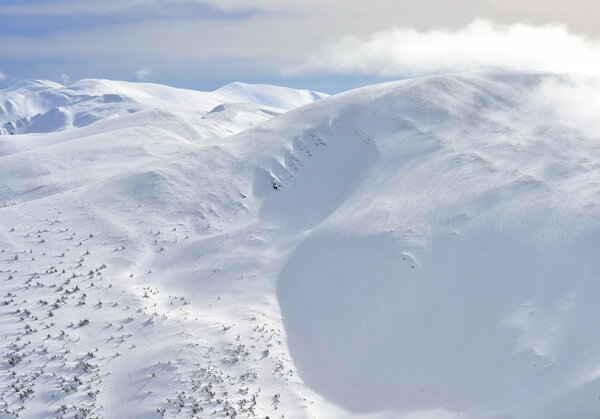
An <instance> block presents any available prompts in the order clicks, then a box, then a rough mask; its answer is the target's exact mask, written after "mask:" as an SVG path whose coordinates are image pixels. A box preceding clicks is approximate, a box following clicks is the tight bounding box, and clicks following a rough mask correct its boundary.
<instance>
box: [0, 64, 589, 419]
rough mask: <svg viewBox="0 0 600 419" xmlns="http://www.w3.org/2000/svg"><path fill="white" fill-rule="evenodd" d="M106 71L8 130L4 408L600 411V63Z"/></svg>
mask: <svg viewBox="0 0 600 419" xmlns="http://www.w3.org/2000/svg"><path fill="white" fill-rule="evenodd" d="M88 83H89V85H88ZM104 83H105V82H97V81H87V82H82V83H81V91H85V92H87V93H85V94H86V95H89V96H94V95H96V96H94V97H99V94H100V93H99V92H102V95H104V94H109V93H107V92H108V91H110V92H111V93H110V94H114V95H120V97H122V98H124V101H123V102H119V101H118V100H117V99H116V98H115V97H112V98H111V99H109V100H114V102H112V104H115V103H116V104H125V103H126V104H128V105H123V106H133V105H132V104H137V105H135V106H139V107H140V109H139V110H135V111H134V112H131V113H128V114H119V115H120V116H119V118H112V119H110V117H109V116H108V115H107V117H106V118H100V119H98V120H97V121H96V122H94V123H91V124H89V125H88V126H86V127H82V128H79V129H67V130H63V131H59V132H55V133H39V134H35V133H31V134H26V135H15V136H4V137H0V206H1V208H0V248H3V249H4V251H3V252H2V254H1V255H0V262H1V265H0V267H1V269H0V295H4V296H5V297H4V300H3V302H2V303H1V304H0V314H1V316H0V322H2V330H4V331H5V332H4V333H5V334H4V336H5V337H6V339H4V340H0V345H1V349H2V356H3V359H2V360H3V362H4V364H2V365H3V367H2V368H3V369H4V373H3V375H2V376H1V378H0V379H2V380H4V381H2V383H3V386H2V387H4V388H6V389H9V390H6V391H2V392H0V396H1V398H2V399H1V401H3V402H5V403H6V405H4V404H0V406H4V407H3V408H4V413H5V414H12V413H17V412H20V413H21V414H27V415H29V416H31V417H45V416H48V415H52V414H64V415H74V414H75V413H79V414H83V413H82V412H85V413H86V414H89V415H94V416H105V417H122V416H130V417H151V416H153V415H158V416H166V417H177V416H180V417H192V416H194V415H196V416H199V417H203V416H205V415H208V414H210V415H211V416H216V417H231V416H232V415H236V416H237V417H253V415H259V416H269V417H276V416H277V417H279V416H281V415H282V414H283V415H285V416H286V417H318V418H321V417H327V418H330V417H331V418H336V417H339V418H347V417H357V418H358V417H360V418H366V417H368V418H436V419H437V418H450V417H456V416H457V415H458V416H460V417H467V418H474V419H475V418H494V419H497V418H514V419H531V418H533V419H542V418H544V419H546V418H556V419H559V418H564V417H577V418H590V419H592V418H596V417H597V412H598V411H599V402H598V395H599V394H600V373H599V371H600V356H599V355H598V350H597V348H598V347H600V332H599V331H598V328H597V327H595V324H597V323H598V321H600V308H599V306H598V304H597V301H599V297H600V295H599V294H600V284H599V283H598V274H599V273H600V257H598V256H599V255H598V243H599V240H600V217H599V216H600V210H599V208H598V204H599V202H600V141H598V140H599V138H600V136H599V135H598V134H597V130H596V129H595V127H596V126H597V121H596V118H595V115H596V113H595V111H597V110H599V109H598V108H600V106H598V107H596V105H595V104H597V103H600V99H598V98H600V87H599V86H600V84H599V82H598V80H596V79H589V78H583V77H576V76H559V75H552V74H532V73H470V74H457V75H445V76H438V77H429V78H423V79H414V80H406V81H402V82H395V83H387V84H381V85H375V86H370V87H366V88H363V89H358V90H355V91H351V92H347V93H344V94H340V95H336V96H333V97H329V98H325V99H324V100H320V101H318V102H316V103H312V104H309V105H308V106H303V107H301V108H298V109H294V110H291V111H289V112H286V113H284V114H282V115H277V116H275V117H273V116H274V115H275V114H277V113H278V112H279V111H278V109H280V107H281V106H282V105H283V104H285V103H281V102H278V100H281V101H284V102H286V101H287V103H288V104H290V103H297V102H294V101H296V100H297V99H298V98H304V99H302V101H304V100H310V98H307V96H306V94H305V93H302V92H301V93H292V94H291V95H290V96H286V95H287V94H288V93H289V92H287V91H283V90H282V91H281V94H278V93H277V92H274V91H273V90H272V89H271V88H265V87H254V88H250V87H248V86H245V85H239V84H234V85H230V86H227V87H225V88H223V89H219V90H217V91H216V92H212V93H210V95H212V94H216V95H217V96H219V97H220V98H221V99H220V101H219V100H217V101H215V102H210V104H209V103H206V105H205V107H201V106H198V110H197V113H194V112H196V111H195V110H194V109H192V108H190V106H191V104H192V103H193V101H194V100H195V99H193V98H194V97H195V96H194V95H195V94H196V93H194V92H191V93H189V95H190V96H186V97H187V99H186V97H183V96H179V94H178V93H177V92H178V91H177V90H176V89H173V90H170V89H169V88H166V87H161V86H155V85H153V86H151V87H148V86H145V85H137V84H127V83H124V84H122V85H121V86H120V87H119V89H116V88H115V89H113V88H111V89H107V88H106V86H104ZM106 83H111V85H112V83H115V82H106ZM94 86H95V87H94ZM98 86H100V87H98ZM30 88H31V87H30ZM35 89H41V90H42V91H44V89H60V87H57V86H46V85H44V84H43V83H42V85H41V86H37V87H35ZM69 89H71V90H72V91H76V90H77V89H76V88H69ZM94 89H97V90H98V93H94ZM136 89H141V90H143V92H140V91H137V90H136ZM163 89H164V90H163ZM248 89H255V90H254V91H253V92H251V93H249V92H248ZM17 90H18V89H17ZM36 91H37V90H36ZM32 92H33V90H32ZM240 92H244V94H247V95H248V96H247V97H252V98H253V99H252V100H255V101H257V100H263V101H264V102H260V106H259V108H257V107H254V105H248V104H239V103H236V104H232V103H231V102H240V100H239V97H238V96H237V95H239V94H241V93H240ZM286 92H287V93H286ZM33 94H34V93H31V95H33ZM169 94H172V95H173V96H172V97H169ZM186 94H187V93H186ZM144 95H147V98H146V99H144ZM308 96H311V97H313V98H316V96H313V94H308ZM152 97H154V98H155V99H152ZM223 98H225V99H223ZM11 100H12V99H11ZM103 100H104V99H103ZM161 100H165V103H166V102H169V103H173V105H172V106H171V107H169V108H166V105H164V106H163V105H160V106H157V107H154V108H148V107H146V106H147V103H150V102H153V103H160V101H161ZM302 101H301V102H302ZM25 102H26V103H33V102H27V101H26V100H25V101H24V102H23V103H25ZM15 103H16V102H15ZM302 103H304V102H302ZM112 104H111V105H110V106H113V105H112ZM86 106H87V105H86ZM102 106H104V105H99V104H96V105H94V106H91V105H90V110H91V112H100V111H99V110H98V109H102ZM119 106H120V105H119ZM178 106H180V107H178ZM203 106H204V105H203ZM270 106H276V107H277V108H272V107H270ZM157 108H158V109H157ZM256 112H258V113H260V114H264V116H262V118H263V119H262V121H263V122H261V123H260V124H257V126H255V127H253V128H249V129H246V128H248V127H250V126H252V125H253V124H255V123H257V122H258V119H255V117H256ZM58 119H60V118H58ZM59 125H60V124H59ZM199 127H204V128H203V129H206V131H204V133H205V134H201V135H199V134H198V133H201V131H202V130H201V129H200V128H199ZM207 127H208V128H207ZM61 129H62V128H61ZM240 130H243V131H240ZM230 132H239V133H238V134H236V135H233V136H228V133H230ZM203 135H204V136H203ZM219 137H221V139H219ZM198 138H203V139H204V140H203V141H196V140H197V139H198ZM63 270H64V271H63ZM50 311H51V312H52V314H50V313H49V312H50ZM85 320H87V322H86V321H85ZM90 354H91V355H90ZM29 361H30V362H29ZM90 393H91V395H90Z"/></svg>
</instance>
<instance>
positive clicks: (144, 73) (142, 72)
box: [135, 68, 152, 81]
mask: <svg viewBox="0 0 600 419" xmlns="http://www.w3.org/2000/svg"><path fill="white" fill-rule="evenodd" d="M150 74H152V70H150V69H149V68H140V69H139V70H138V71H136V72H135V75H136V76H137V78H138V80H140V81H145V80H146V79H148V76H149V75H150Z"/></svg>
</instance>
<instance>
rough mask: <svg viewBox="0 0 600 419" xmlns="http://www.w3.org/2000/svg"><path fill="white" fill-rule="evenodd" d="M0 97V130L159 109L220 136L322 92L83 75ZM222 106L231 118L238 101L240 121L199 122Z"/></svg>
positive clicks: (58, 127) (61, 126)
mask: <svg viewBox="0 0 600 419" xmlns="http://www.w3.org/2000/svg"><path fill="white" fill-rule="evenodd" d="M0 96H1V98H2V99H1V100H0V134H23V133H47V132H56V131H62V130H65V129H69V128H77V127H85V126H88V125H90V124H92V123H94V122H97V121H100V120H105V121H106V120H108V121H111V122H114V121H113V120H114V119H116V118H126V117H127V116H128V115H129V114H132V113H138V112H142V111H147V112H148V111H152V110H160V111H162V112H167V113H168V114H169V115H170V116H171V117H172V118H179V119H180V121H179V124H180V125H185V126H186V127H187V128H188V131H190V129H189V128H190V126H191V128H192V130H191V133H192V135H194V136H195V137H201V138H205V137H212V136H217V137H219V138H222V137H226V136H229V135H231V134H233V133H236V132H239V131H241V130H243V129H246V128H248V127H250V126H252V125H255V124H257V123H259V122H262V121H264V120H265V119H268V118H270V117H272V116H273V115H275V114H280V113H282V112H283V111H286V110H289V109H293V108H295V107H298V106H302V105H305V104H307V103H311V102H314V101H315V100H318V99H321V98H323V97H325V96H327V95H325V94H323V93H317V92H310V91H306V90H295V89H290V88H285V87H278V86H268V85H249V84H244V83H234V84H231V85H228V86H225V87H223V88H221V89H218V90H216V91H214V92H198V91H193V90H185V89H176V88H172V87H168V86H162V85H157V84H151V83H129V82H120V81H112V80H98V79H87V80H81V81H78V82H77V83H74V84H72V85H70V86H62V85H60V84H58V83H54V82H49V81H44V80H32V81H26V82H21V83H19V84H17V85H15V86H13V87H11V88H8V89H5V90H4V91H0ZM223 104H232V105H231V106H232V107H230V112H229V113H230V115H229V117H230V119H231V117H232V115H231V114H232V112H234V111H235V110H236V109H237V108H236V107H235V106H236V104H238V105H237V106H239V107H241V109H240V111H241V112H242V113H243V115H244V116H243V117H242V119H243V122H242V123H241V124H237V125H236V124H231V121H224V123H223V126H219V124H218V122H219V118H216V121H213V122H212V123H209V124H207V123H205V121H203V120H202V117H203V116H204V115H205V114H207V113H208V112H210V111H211V109H213V108H215V107H217V106H221V105H223ZM242 104H243V105H242ZM150 119H152V118H150ZM213 119H215V118H213ZM136 122H137V121H135V122H134V124H135V123H136ZM227 122H229V123H227Z"/></svg>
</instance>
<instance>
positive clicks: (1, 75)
mask: <svg viewBox="0 0 600 419" xmlns="http://www.w3.org/2000/svg"><path fill="white" fill-rule="evenodd" d="M0 80H6V74H4V73H3V72H2V70H0Z"/></svg>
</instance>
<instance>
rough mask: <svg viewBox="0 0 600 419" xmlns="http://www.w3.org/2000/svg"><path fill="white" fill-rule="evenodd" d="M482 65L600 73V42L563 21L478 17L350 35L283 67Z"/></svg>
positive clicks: (397, 69)
mask: <svg viewBox="0 0 600 419" xmlns="http://www.w3.org/2000/svg"><path fill="white" fill-rule="evenodd" d="M478 68H511V69H534V70H543V71H551V72H579V73H588V74H600V43H599V42H597V41H592V40H590V39H587V38H585V37H583V36H579V35H575V34H573V33H571V32H569V31H568V30H567V28H565V27H564V26H563V25H556V24H551V25H543V26H531V25H526V24H520V23H517V24H511V25H498V24H493V23H491V22H490V21H488V20H476V21H474V22H473V23H471V24H469V25H467V26H466V27H464V28H461V29H457V30H444V29H436V30H431V31H417V30H415V29H414V28H408V27H402V28H391V29H388V30H385V31H381V32H377V33H374V34H373V35H371V36H370V37H368V38H366V39H361V38H358V37H355V36H347V37H345V38H343V39H341V40H339V41H338V42H334V43H331V44H328V45H325V46H324V47H323V48H322V49H321V50H320V51H319V52H318V53H316V54H314V55H312V56H310V57H309V58H308V59H307V60H306V61H305V62H304V63H303V64H302V65H301V66H297V67H295V68H286V69H285V71H287V72H289V73H292V74H296V73H302V72H318V71H324V72H330V73H337V74H369V75H376V76H380V77H395V76H414V75H421V74H431V73H438V72H449V71H462V70H473V69H478Z"/></svg>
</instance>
